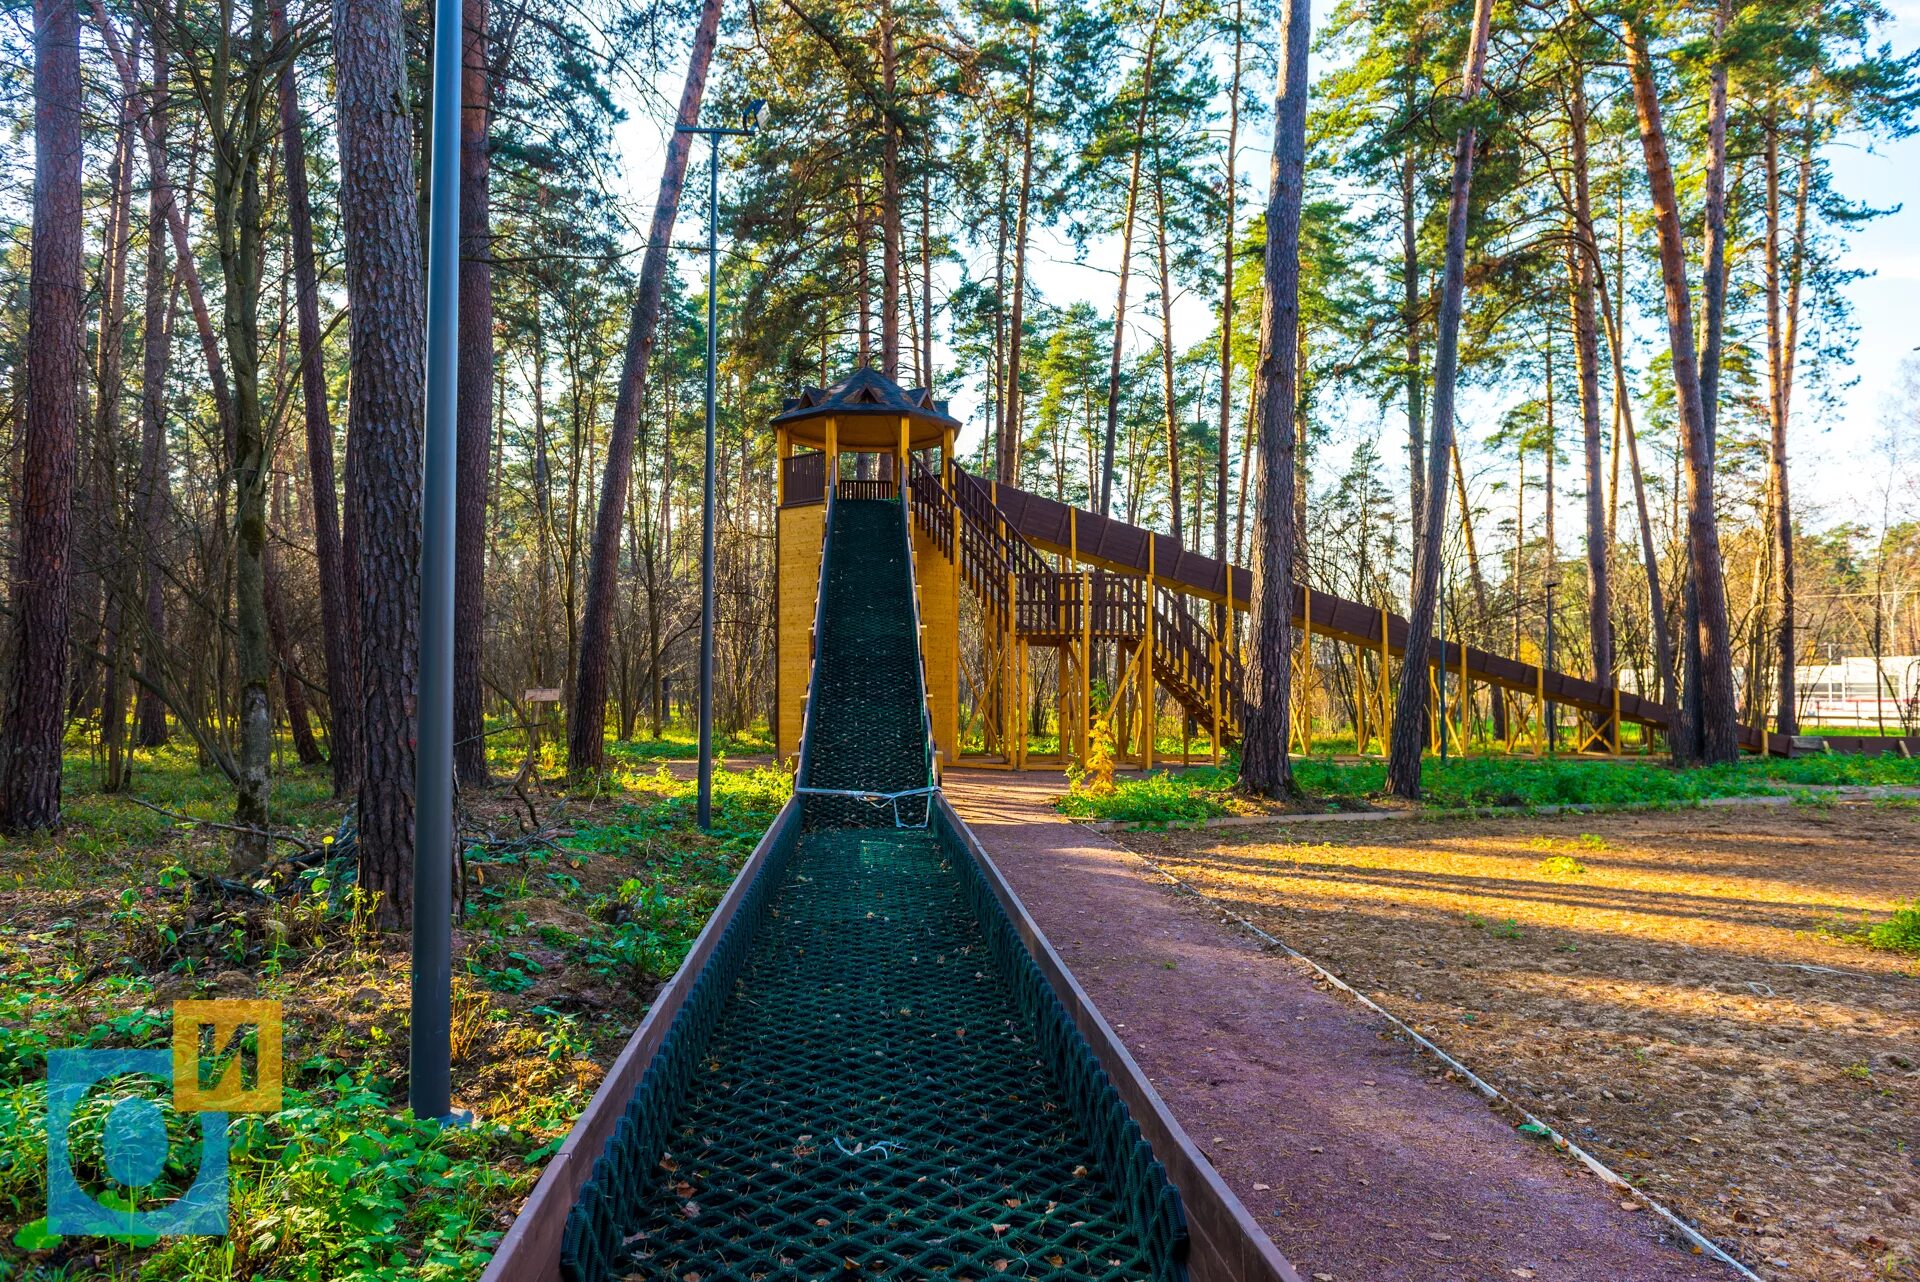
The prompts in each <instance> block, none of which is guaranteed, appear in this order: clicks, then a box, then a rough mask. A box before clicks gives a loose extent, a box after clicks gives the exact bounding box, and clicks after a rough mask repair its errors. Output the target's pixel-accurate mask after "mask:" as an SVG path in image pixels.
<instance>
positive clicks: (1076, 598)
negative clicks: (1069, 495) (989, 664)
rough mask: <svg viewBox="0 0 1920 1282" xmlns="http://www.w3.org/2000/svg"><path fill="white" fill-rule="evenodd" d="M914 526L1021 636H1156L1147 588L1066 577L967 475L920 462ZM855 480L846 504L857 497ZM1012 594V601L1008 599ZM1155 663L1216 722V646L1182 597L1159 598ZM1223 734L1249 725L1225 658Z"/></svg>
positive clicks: (1095, 575)
mask: <svg viewBox="0 0 1920 1282" xmlns="http://www.w3.org/2000/svg"><path fill="white" fill-rule="evenodd" d="M912 476H913V485H912V503H913V516H914V520H915V521H917V522H918V523H919V525H920V528H921V529H922V530H923V531H925V532H926V533H927V536H928V537H929V538H931V539H932V540H933V541H934V542H935V543H936V544H937V545H938V546H939V547H940V550H941V551H942V552H944V553H945V554H946V555H947V556H948V557H949V558H952V559H953V560H954V561H955V563H956V564H957V565H958V566H959V569H960V576H961V578H962V579H963V580H964V581H965V582H966V583H967V585H968V586H969V587H970V588H972V589H973V590H974V591H975V592H976V593H978V594H979V596H980V598H981V600H982V601H983V602H984V603H985V604H986V606H987V609H988V610H989V611H990V612H992V613H995V614H998V615H1000V616H1001V617H1003V618H1004V617H1005V616H1006V612H1007V611H1008V610H1011V611H1012V616H1013V626H1014V631H1015V633H1016V634H1017V635H1019V636H1022V637H1030V638H1034V639H1037V640H1042V641H1045V642H1048V643H1059V642H1062V641H1071V640H1077V639H1078V638H1080V637H1083V636H1085V637H1088V638H1090V639H1094V640H1102V641H1122V642H1129V643H1131V642H1137V641H1139V640H1140V639H1141V638H1142V637H1144V636H1145V635H1146V633H1147V593H1146V580H1145V579H1143V578H1142V577H1141V576H1139V575H1136V574H1128V573H1123V572H1120V571H1115V570H1107V569H1070V570H1056V569H1054V568H1053V567H1052V566H1051V565H1049V564H1048V562H1047V558H1046V557H1045V556H1044V555H1042V554H1041V553H1040V551H1039V550H1038V549H1037V548H1035V547H1034V546H1033V545H1032V544H1031V543H1029V542H1027V540H1026V538H1025V537H1024V536H1023V535H1022V534H1021V533H1020V532H1019V531H1018V530H1017V529H1015V528H1014V527H1013V526H1012V525H1011V524H1010V523H1009V522H1008V521H1007V519H1006V516H1005V514H1004V513H1003V512H1001V510H1000V509H999V507H998V506H997V505H996V504H995V503H994V501H993V495H992V493H991V492H990V491H989V490H988V488H987V487H986V486H985V485H984V484H982V483H981V482H979V481H977V480H975V479H974V478H973V477H971V476H969V475H968V474H967V473H966V472H964V471H962V470H961V469H959V468H953V469H951V470H950V471H949V472H948V476H949V477H950V478H951V483H949V482H948V481H947V480H946V479H943V478H942V476H941V475H940V473H938V472H936V471H934V470H933V469H931V468H929V467H928V466H927V465H926V464H924V463H922V462H921V461H920V459H919V458H918V457H917V456H916V457H915V458H914V460H913V473H912ZM845 485H846V483H845V482H842V483H841V486H842V488H841V490H840V494H839V496H840V497H842V498H845V497H847V493H846V490H845ZM1009 588H1011V590H1012V599H1011V601H1009V599H1008V591H1009ZM1154 598H1155V599H1154V603H1153V608H1154V628H1153V632H1154V646H1153V650H1154V652H1153V656H1152V657H1153V664H1154V670H1155V672H1156V674H1158V675H1159V676H1160V678H1161V681H1162V684H1163V685H1164V686H1165V688H1166V689H1168V690H1169V691H1170V692H1171V693H1173V694H1174V695H1175V696H1176V697H1177V698H1178V699H1179V700H1180V702H1181V703H1182V704H1184V705H1185V706H1186V708H1187V710H1188V711H1189V712H1191V713H1193V714H1194V715H1195V716H1196V717H1198V718H1200V719H1202V720H1203V721H1204V720H1208V719H1210V717H1211V715H1212V707H1213V698H1214V691H1213V682H1214V663H1215V653H1216V651H1215V647H1214V645H1213V637H1212V634H1211V632H1210V631H1209V629H1208V628H1207V626H1206V624H1205V623H1204V622H1202V621H1201V619H1200V617H1199V616H1198V615H1196V614H1195V613H1193V611H1192V610H1191V609H1189V608H1188V605H1187V603H1186V599H1185V598H1184V597H1183V596H1182V595H1181V594H1180V593H1178V592H1172V591H1169V590H1167V589H1166V588H1158V589H1157V590H1156V591H1155V593H1154ZM1218 654H1219V659H1218V662H1219V664H1220V683H1221V684H1220V691H1219V699H1220V709H1221V720H1222V722H1223V723H1224V726H1223V728H1233V727H1237V726H1238V724H1239V719H1240V701H1241V694H1240V679H1241V664H1240V662H1239V660H1238V659H1236V658H1234V657H1233V656H1232V655H1230V654H1228V653H1226V652H1225V649H1224V647H1222V648H1221V649H1220V650H1219V651H1218Z"/></svg>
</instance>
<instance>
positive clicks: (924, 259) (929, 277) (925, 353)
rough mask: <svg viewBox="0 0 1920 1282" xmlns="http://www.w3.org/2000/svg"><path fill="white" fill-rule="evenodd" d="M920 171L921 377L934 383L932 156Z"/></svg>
mask: <svg viewBox="0 0 1920 1282" xmlns="http://www.w3.org/2000/svg"><path fill="white" fill-rule="evenodd" d="M923 163H924V164H925V166H926V167H925V168H924V169H922V170H921V171H920V378H921V383H922V386H924V387H926V388H928V389H931V388H932V387H933V156H932V155H931V154H929V155H927V156H925V157H923Z"/></svg>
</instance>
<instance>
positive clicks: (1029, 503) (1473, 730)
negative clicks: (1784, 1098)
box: [773, 369, 1787, 769]
mask: <svg viewBox="0 0 1920 1282" xmlns="http://www.w3.org/2000/svg"><path fill="white" fill-rule="evenodd" d="M773 425H774V430H775V433H776V436H777V446H778V451H779V481H778V495H779V499H778V501H779V517H778V522H777V539H778V565H779V583H778V594H779V600H778V602H777V613H778V629H777V639H778V640H777V644H778V655H777V664H776V667H777V674H778V675H777V680H776V685H777V695H776V707H775V719H774V738H775V743H776V745H777V750H778V753H779V755H780V758H781V759H782V760H784V761H788V762H791V761H793V760H794V759H796V758H797V756H798V754H799V749H800V735H801V721H802V717H803V714H804V710H805V707H806V697H807V682H808V680H809V674H810V672H811V669H812V659H813V638H812V629H813V624H814V616H815V605H816V595H817V592H818V587H819V581H820V558H821V549H822V545H823V539H824V537H825V533H826V531H825V515H826V510H827V505H826V497H827V494H828V490H829V486H831V487H832V493H833V494H834V495H835V497H836V500H838V499H891V500H894V501H899V502H903V503H904V504H905V505H906V507H907V509H908V521H909V529H910V531H911V544H912V550H913V573H914V581H915V584H916V585H917V589H918V594H919V606H920V624H921V655H922V662H923V664H924V666H925V673H926V687H927V701H928V711H929V715H930V719H931V722H932V727H933V736H934V745H935V749H936V751H937V752H938V754H939V756H940V758H941V761H942V763H943V766H945V767H951V766H956V765H987V766H998V767H1002V768H1012V769H1020V768H1024V767H1028V766H1040V765H1060V766H1064V765H1067V764H1070V763H1071V762H1072V761H1075V760H1083V759H1085V757H1086V755H1087V751H1088V745H1089V742H1090V740H1091V737H1092V736H1093V734H1094V733H1095V727H1096V726H1098V725H1101V724H1103V723H1104V724H1105V725H1106V726H1107V727H1108V730H1109V733H1110V734H1111V738H1112V741H1113V755H1114V757H1115V759H1116V760H1117V761H1121V762H1126V763H1131V764H1134V765H1140V766H1151V765H1153V764H1154V761H1155V757H1156V754H1157V752H1158V747H1157V745H1156V743H1155V731H1156V729H1157V728H1158V727H1159V726H1160V725H1161V722H1162V718H1161V716H1160V711H1161V709H1162V708H1163V707H1165V706H1167V705H1168V704H1169V703H1170V704H1172V705H1173V707H1174V709H1175V710H1176V712H1177V713H1178V714H1179V718H1180V721H1181V723H1182V725H1184V727H1185V728H1186V734H1185V735H1184V736H1183V744H1189V745H1190V742H1191V737H1192V733H1193V731H1195V730H1196V729H1197V730H1198V731H1199V732H1200V733H1201V734H1202V735H1204V736H1205V739H1206V754H1207V756H1208V757H1209V758H1210V759H1211V760H1213V761H1218V760H1219V759H1220V757H1221V753H1222V749H1223V747H1224V746H1225V745H1226V744H1228V743H1230V742H1232V741H1234V740H1236V739H1237V738H1238V737H1239V734H1240V726H1241V699H1242V677H1243V669H1244V664H1243V661H1242V655H1241V653H1240V634H1241V632H1242V631H1243V629H1241V628H1240V627H1237V626H1235V627H1223V626H1222V624H1223V622H1224V621H1226V620H1237V619H1238V616H1240V615H1242V614H1244V613H1245V612H1246V611H1247V610H1248V608H1249V598H1250V597H1251V595H1252V592H1253V577H1252V575H1251V574H1250V573H1249V572H1248V571H1247V570H1245V569H1243V568H1241V567H1239V566H1233V565H1228V564H1225V563H1224V562H1221V561H1219V560H1216V559H1214V558H1211V557H1206V556H1203V555H1201V554H1199V553H1198V552H1195V551H1193V550H1192V549H1189V548H1186V547H1183V546H1182V545H1181V544H1180V543H1179V542H1178V541H1177V540H1175V539H1173V538H1171V537H1170V536H1168V535H1165V534H1160V533H1157V532H1153V531H1149V530H1145V529H1141V528H1139V527H1137V526H1133V525H1129V524H1126V523H1124V522H1121V521H1117V520H1114V519H1112V518H1110V517H1105V516H1101V515H1098V514H1096V513H1093V512H1088V511H1085V510H1083V509H1080V508H1075V507H1071V506H1069V505H1067V504H1065V503H1061V502H1058V501H1056V500H1053V499H1048V498H1046V497H1044V496H1041V495H1037V494H1033V493H1029V492H1027V491H1024V490H1021V489H1018V488H1016V487H1014V486H1010V485H1000V484H995V483H993V482H990V481H984V480H980V479H977V478H975V477H973V476H971V475H969V474H968V473H967V472H966V471H965V470H964V469H963V468H961V467H960V466H959V465H958V464H957V462H956V461H955V459H954V436H955V433H956V431H957V430H958V428H959V424H958V423H957V422H956V421H955V420H954V419H953V418H951V417H950V416H949V415H948V414H947V413H946V408H945V406H944V405H943V404H941V403H939V402H936V401H935V400H934V399H933V398H932V396H931V395H930V394H929V393H928V392H927V391H925V390H924V389H918V388H915V389H903V388H901V387H900V386H899V385H898V384H897V383H894V382H893V381H892V380H890V379H887V378H885V377H884V376H882V375H880V374H878V373H876V372H875V371H873V370H864V369H863V370H858V371H856V372H855V373H853V374H851V375H849V376H848V377H846V378H844V379H842V380H841V381H840V382H838V383H835V384H833V385H831V386H829V387H823V388H808V389H806V390H805V391H803V392H802V393H801V394H800V395H799V396H797V397H794V398H792V399H790V400H789V401H788V402H787V404H786V406H785V408H783V410H782V411H781V413H780V414H779V415H778V416H776V417H775V419H774V424H773ZM963 592H964V598H965V599H964V600H963ZM963 605H964V606H966V607H967V608H963ZM1291 612H1292V616H1293V625H1294V627H1295V628H1296V629H1297V633H1296V635H1297V637H1298V640H1299V643H1298V644H1297V645H1296V647H1295V664H1296V666H1295V676H1294V691H1295V700H1294V708H1295V722H1294V725H1293V728H1292V734H1291V736H1290V737H1291V740H1292V744H1291V746H1292V748H1293V750H1295V751H1299V752H1311V751H1313V749H1314V738H1315V731H1314V724H1313V715H1312V712H1313V706H1314V703H1315V698H1316V694H1317V692H1318V687H1319V684H1320V682H1319V673H1320V671H1321V669H1319V668H1317V667H1316V665H1315V662H1314V656H1315V654H1316V652H1324V650H1325V648H1326V647H1330V646H1346V647H1351V651H1350V653H1351V656H1352V661H1351V664H1350V676H1349V677H1348V678H1347V680H1349V681H1350V689H1349V694H1350V696H1351V702H1352V704H1353V706H1355V707H1357V708H1358V709H1359V716H1358V724H1356V725H1355V727H1354V731H1355V739H1356V742H1355V745H1354V749H1355V750H1356V751H1359V752H1363V753H1364V752H1367V751H1369V750H1373V751H1378V752H1380V753H1382V754H1384V753H1385V751H1386V749H1387V742H1388V739H1389V737H1390V736H1391V732H1392V724H1393V695H1392V692H1391V683H1392V682H1393V681H1394V680H1395V679H1396V676H1397V671H1396V670H1397V668H1398V666H1399V665H1398V664H1397V663H1395V662H1394V661H1395V660H1397V659H1400V658H1401V656H1402V655H1403V653H1404V650H1405V646H1406V642H1407V637H1408V631H1409V629H1408V624H1407V621H1406V620H1405V619H1402V618H1400V617H1399V616H1398V615H1395V614H1393V613H1391V612H1390V611H1389V610H1388V609H1386V607H1384V606H1381V605H1363V604H1361V603H1359V602H1354V601H1348V600H1344V599H1342V598H1340V597H1336V596H1333V595H1331V594H1329V593H1322V592H1318V591H1314V590H1312V589H1311V588H1309V587H1307V586H1306V585H1304V584H1298V583H1296V584H1294V585H1293V605H1292V611H1291ZM1046 651H1052V652H1053V655H1054V661H1053V664H1052V668H1051V673H1052V676H1053V678H1054V698H1053V700H1052V706H1051V708H1050V709H1049V710H1048V711H1049V712H1050V713H1051V717H1050V718H1049V717H1046V716H1044V714H1042V713H1040V712H1039V711H1038V710H1037V708H1036V704H1037V702H1038V700H1037V697H1036V689H1037V688H1038V685H1039V682H1038V681H1037V680H1036V668H1035V663H1034V656H1035V653H1036V652H1046ZM1428 662H1429V665H1430V680H1431V685H1430V690H1431V694H1432V696H1433V697H1431V698H1430V699H1429V701H1428V718H1429V719H1428V725H1427V740H1428V744H1429V747H1430V748H1433V749H1436V750H1437V749H1439V748H1440V746H1441V744H1442V741H1443V736H1444V741H1445V743H1446V744H1447V745H1449V747H1451V748H1453V749H1454V750H1463V749H1467V748H1471V747H1474V746H1475V745H1476V744H1477V745H1478V746H1479V747H1481V748H1500V747H1504V748H1505V750H1506V751H1508V752H1514V751H1524V750H1528V749H1531V750H1532V751H1535V752H1538V751H1540V750H1541V749H1542V748H1543V747H1544V746H1545V744H1544V742H1543V740H1542V737H1541V733H1540V727H1541V726H1542V725H1543V724H1544V721H1545V716H1544V711H1545V709H1546V707H1547V706H1548V705H1549V704H1553V705H1557V706H1559V707H1561V708H1564V709H1566V710H1567V711H1568V712H1569V713H1571V714H1575V715H1578V716H1579V717H1580V718H1581V721H1582V725H1581V727H1580V733H1579V737H1578V739H1577V741H1576V742H1577V743H1578V744H1579V746H1580V747H1581V748H1583V749H1587V750H1593V749H1599V750H1601V751H1610V752H1613V753H1618V752H1619V751H1620V749H1621V738H1620V727H1621V725H1622V724H1623V723H1624V722H1628V721H1632V722H1636V723H1638V724H1639V725H1640V726H1641V727H1642V728H1643V731H1642V735H1641V743H1642V745H1643V746H1644V745H1646V744H1647V743H1648V741H1649V739H1650V734H1649V733H1648V732H1649V731H1651V730H1653V729H1661V730H1664V729H1665V728H1666V726H1667V724H1668V723H1669V721H1670V719H1671V716H1672V713H1671V711H1670V710H1669V709H1668V708H1667V707H1666V706H1665V705H1663V704H1660V703H1657V702H1655V701H1654V700H1651V699H1648V698H1646V697H1644V696H1641V695H1639V694H1634V693H1626V692H1623V691H1622V690H1621V689H1620V688H1619V686H1618V685H1617V684H1613V683H1610V682H1605V683H1603V682H1597V681H1592V680H1589V679H1586V678H1581V677H1577V676H1572V675H1569V674H1566V673H1559V672H1549V671H1547V670H1546V669H1545V668H1544V667H1543V666H1542V665H1541V664H1540V663H1539V662H1538V657H1537V656H1531V657H1530V658H1508V657H1505V656H1502V655H1498V654H1493V653H1490V652H1488V651H1486V650H1482V649H1479V648H1477V647H1474V646H1471V645H1467V644H1465V643H1464V642H1462V641H1460V640H1458V639H1453V640H1443V639H1440V638H1435V640H1434V642H1433V644H1432V645H1431V647H1430V650H1429V660H1428ZM1038 675H1039V676H1040V677H1045V676H1046V675H1047V669H1046V668H1041V669H1040V670H1039V674H1038ZM1476 690H1484V691H1485V693H1486V695H1487V697H1488V698H1490V699H1495V700H1498V701H1499V702H1500V705H1501V711H1502V712H1503V713H1505V714H1506V715H1505V716H1504V717H1502V718H1499V720H1502V721H1504V723H1505V736H1504V740H1502V739H1500V738H1496V737H1493V736H1489V735H1487V734H1486V732H1485V729H1484V726H1483V725H1482V723H1481V722H1480V721H1479V720H1478V718H1477V717H1475V716H1473V715H1472V714H1471V712H1470V709H1471V708H1472V707H1473V705H1474V694H1475V691H1476ZM1102 691H1104V698H1102ZM1443 694H1444V695H1445V697H1444V698H1443V697H1442V695H1443ZM1036 717H1038V718H1040V719H1042V720H1051V721H1052V723H1053V726H1054V727H1055V728H1057V733H1058V749H1057V751H1054V752H1049V753H1047V754H1045V755H1044V756H1043V755H1041V754H1039V753H1037V752H1034V751H1032V750H1031V747H1032V745H1031V744H1030V739H1031V737H1032V736H1031V735H1030V733H1029V730H1030V727H1031V726H1032V725H1033V722H1034V720H1035V719H1036ZM1740 739H1741V742H1742V745H1743V746H1745V747H1749V748H1755V749H1758V750H1761V751H1769V750H1771V751H1776V752H1778V751H1784V750H1785V749H1786V747H1787V745H1786V744H1785V743H1784V742H1772V741H1769V739H1768V738H1767V737H1765V736H1763V735H1761V734H1760V733H1759V732H1758V731H1755V730H1753V729H1750V728H1748V727H1740ZM1780 739H1781V737H1780V736H1773V740H1776V741H1777V740H1780ZM976 742H977V743H978V745H979V748H980V749H981V750H980V751H977V752H973V753H965V752H964V751H963V749H964V747H965V745H967V744H970V743H976ZM1182 755H1183V756H1184V755H1185V753H1184V752H1183V754H1182Z"/></svg>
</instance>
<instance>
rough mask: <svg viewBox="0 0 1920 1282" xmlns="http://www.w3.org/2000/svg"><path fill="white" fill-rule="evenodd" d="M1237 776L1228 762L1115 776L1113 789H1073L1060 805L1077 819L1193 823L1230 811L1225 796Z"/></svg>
mask: <svg viewBox="0 0 1920 1282" xmlns="http://www.w3.org/2000/svg"><path fill="white" fill-rule="evenodd" d="M1236 779H1237V776H1236V775H1235V774H1234V772H1233V771H1232V770H1231V769H1230V768H1226V767H1221V768H1218V769H1216V768H1214V767H1212V766H1195V767H1193V768H1192V769H1190V770H1185V771H1181V772H1178V773H1175V772H1172V771H1165V770H1156V771H1154V772H1152V773H1151V774H1148V775H1145V776H1143V777H1141V778H1137V779H1116V780H1115V781H1114V785H1113V791H1112V792H1110V793H1107V794H1105V795H1099V794H1095V793H1092V792H1087V791H1081V790H1074V791H1070V792H1068V793H1067V795H1066V796H1064V797H1062V798H1060V800H1059V801H1058V802H1057V803H1055V804H1056V808H1057V809H1058V810H1059V811H1060V813H1061V814H1064V815H1071V816H1072V817H1073V818H1075V819H1105V820H1114V821H1118V822H1122V823H1193V822H1195V821H1197V820H1201V819H1211V818H1213V817H1214V816H1215V815H1224V814H1226V813H1227V810H1228V808H1227V805H1226V795H1227V793H1228V792H1229V791H1230V790H1231V789H1232V787H1233V785H1234V783H1235V782H1236Z"/></svg>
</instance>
